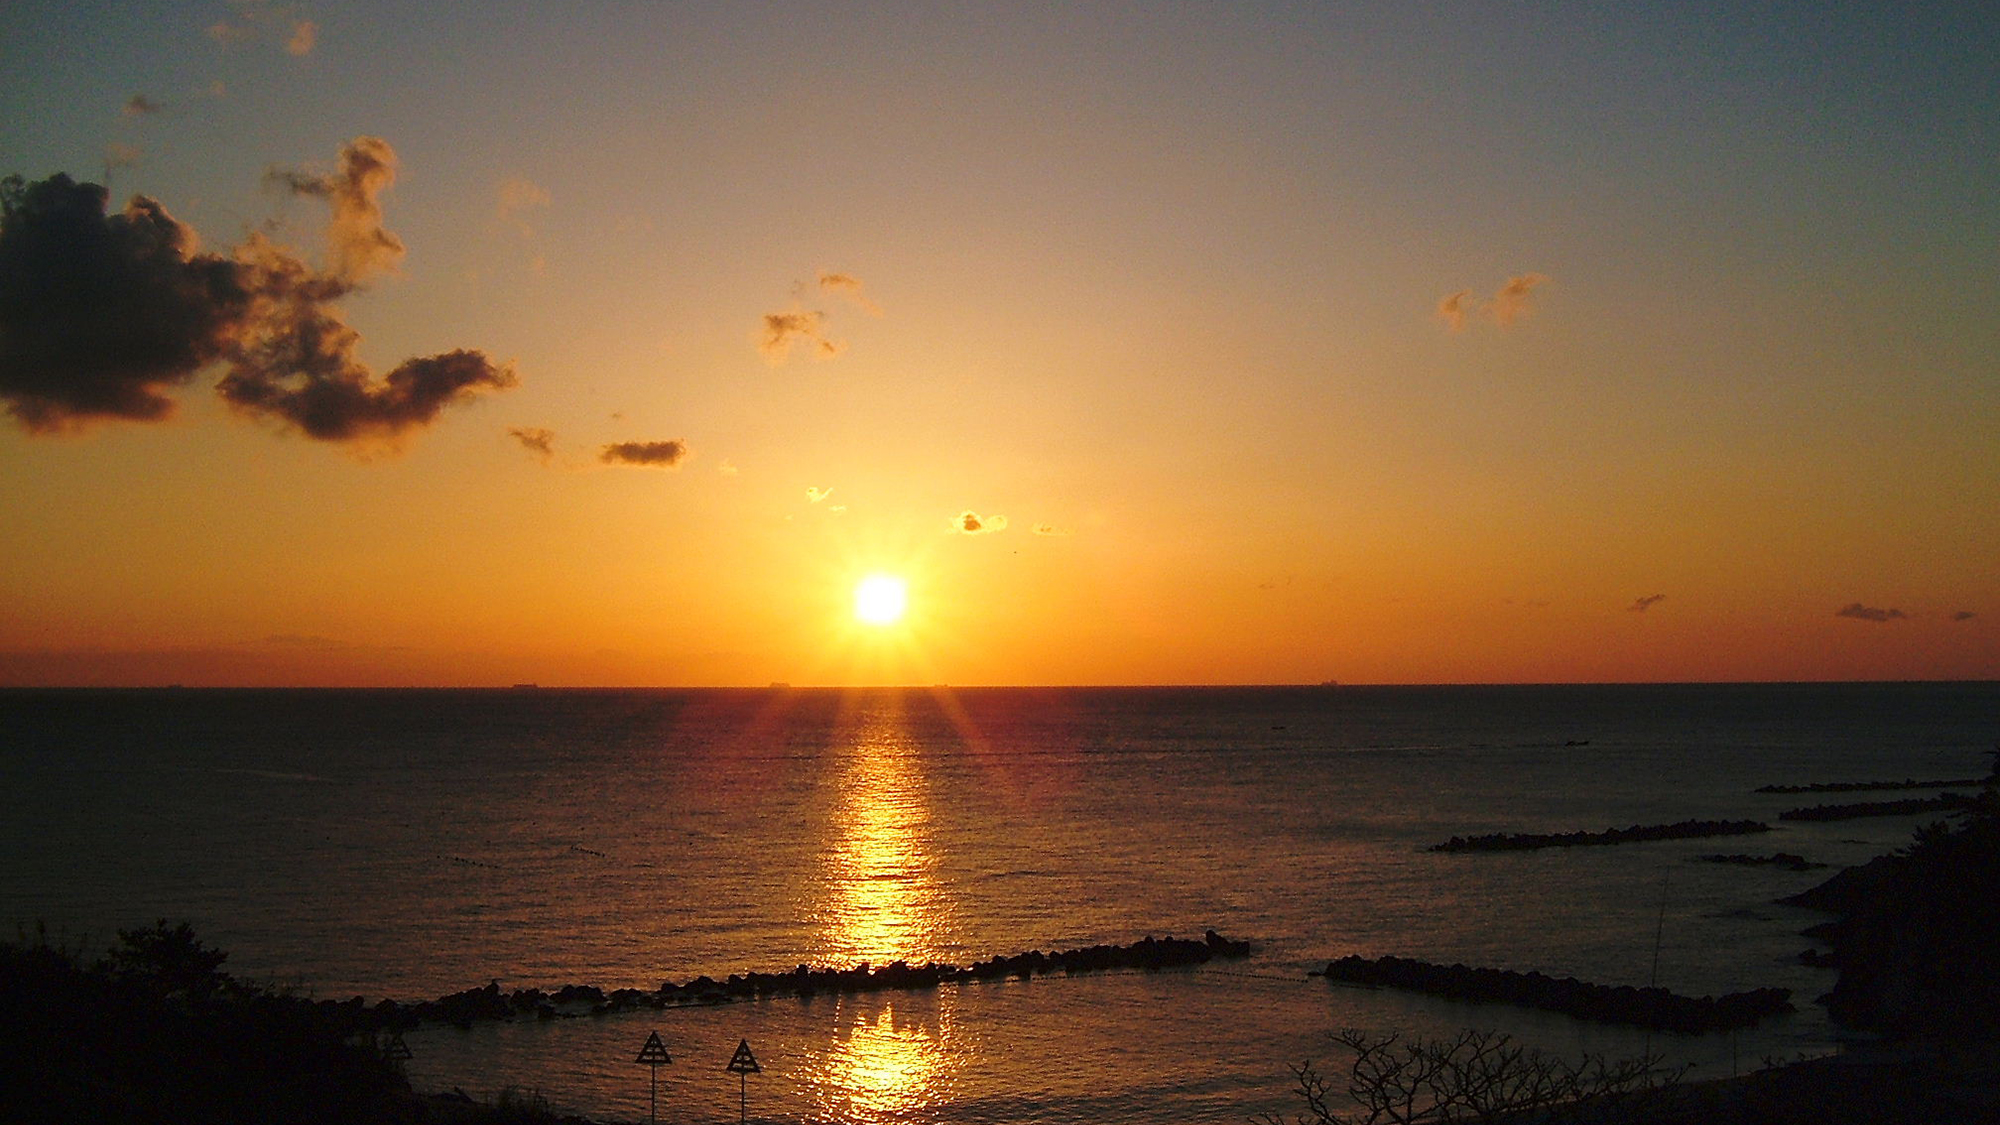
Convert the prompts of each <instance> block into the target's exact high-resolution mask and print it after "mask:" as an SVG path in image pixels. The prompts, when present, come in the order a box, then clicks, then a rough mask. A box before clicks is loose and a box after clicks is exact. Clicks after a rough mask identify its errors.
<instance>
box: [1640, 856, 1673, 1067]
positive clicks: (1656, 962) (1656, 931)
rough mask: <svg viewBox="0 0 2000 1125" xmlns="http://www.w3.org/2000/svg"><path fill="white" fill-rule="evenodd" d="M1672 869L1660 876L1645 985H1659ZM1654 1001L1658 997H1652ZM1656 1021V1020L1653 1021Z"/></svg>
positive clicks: (1649, 1043)
mask: <svg viewBox="0 0 2000 1125" xmlns="http://www.w3.org/2000/svg"><path fill="white" fill-rule="evenodd" d="M1673 878H1674V869H1673V868H1671V867H1669V868H1667V869H1666V872H1665V873H1664V874H1662V875H1661V876H1660V915H1659V918H1658V919H1657V920H1655V921H1654V923H1653V973H1652V976H1651V977H1649V978H1648V979H1647V981H1646V987H1648V988H1658V987H1660V941H1661V939H1662V938H1664V937H1665V936H1666V933H1667V885H1668V884H1669V883H1671V882H1672V881H1673ZM1654 999H1655V1000H1656V1001H1657V1000H1658V997H1655V998H1654ZM1655 1022H1657V1021H1655ZM1652 1056H1653V1028H1652V1026H1651V1025H1650V1024H1649V1025H1647V1027H1646V1057H1647V1058H1649V1059H1650V1058H1652Z"/></svg>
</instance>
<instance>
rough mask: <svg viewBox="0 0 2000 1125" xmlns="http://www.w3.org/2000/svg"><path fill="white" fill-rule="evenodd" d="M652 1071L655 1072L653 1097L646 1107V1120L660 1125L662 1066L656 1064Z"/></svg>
mask: <svg viewBox="0 0 2000 1125" xmlns="http://www.w3.org/2000/svg"><path fill="white" fill-rule="evenodd" d="M652 1070H653V1084H652V1091H651V1094H652V1097H651V1100H650V1101H649V1102H648V1103H647V1105H646V1120H648V1121H651V1122H654V1123H655V1125H658V1122H659V1120H660V1064H659V1063H654V1064H653V1066H652Z"/></svg>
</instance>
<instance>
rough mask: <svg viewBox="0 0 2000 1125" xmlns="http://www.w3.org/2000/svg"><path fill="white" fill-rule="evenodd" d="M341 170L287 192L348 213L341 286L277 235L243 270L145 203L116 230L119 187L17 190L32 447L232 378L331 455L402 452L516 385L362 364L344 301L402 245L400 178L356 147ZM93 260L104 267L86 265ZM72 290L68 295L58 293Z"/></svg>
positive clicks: (496, 368)
mask: <svg viewBox="0 0 2000 1125" xmlns="http://www.w3.org/2000/svg"><path fill="white" fill-rule="evenodd" d="M341 165H342V171H341V172H340V173H338V174H336V175H334V176H330V177H305V176H297V175H296V174H291V175H285V182H286V183H287V184H289V185H292V186H294V187H295V189H296V190H300V191H303V192H305V193H306V194H313V195H320V196H323V197H325V198H328V199H330V200H332V201H333V202H334V206H335V209H336V212H337V218H336V221H335V224H334V228H333V231H332V232H330V233H334V234H338V235H339V236H340V237H341V238H342V239H343V242H341V243H339V244H336V245H335V247H334V254H333V257H334V259H335V263H336V264H335V266H334V268H332V269H330V270H319V269H315V268H313V267H312V266H310V265H308V264H307V263H306V262H305V261H303V260H302V259H301V258H299V257H298V256H297V255H296V254H294V253H293V252H292V251H290V250H289V249H287V248H285V247H283V246H280V245H278V244H277V243H275V242H273V241H272V240H271V239H270V238H269V237H268V236H266V235H264V234H261V233H255V234H252V235H251V236H250V237H249V238H248V239H247V240H246V241H245V242H244V243H243V244H242V245H240V246H238V247H237V248H236V249H235V250H234V251H233V253H232V254H231V255H230V256H228V257H224V256H222V255H218V254H212V253H204V252H201V251H200V250H199V249H198V240H197V239H196V236H195V233H194V231H193V230H192V229H191V228H189V227H187V226H186V225H184V224H182V223H180V222H179V221H177V220H175V219H174V218H173V217H172V216H171V215H169V214H168V213H167V211H166V209H165V208H164V207H162V206H161V205H160V204H159V203H158V202H156V201H154V200H152V199H149V198H146V197H144V196H138V197H135V198H134V199H133V200H132V201H131V202H130V203H128V204H127V205H126V207H125V209H124V210H123V211H122V212H120V213H118V214H115V215H114V214H107V213H106V210H105V207H106V202H107V199H108V195H109V193H108V192H106V190H105V189H104V188H102V187H100V186H98V185H96V184H79V183H76V182H75V181H73V180H71V179H70V178H69V177H68V176H64V175H60V174H58V175H56V176H52V177H50V178H49V179H47V180H43V181H40V182H37V183H32V184H27V183H23V182H22V181H21V180H19V179H18V178H10V179H9V180H7V181H5V182H4V183H0V399H4V400H5V401H6V403H7V410H8V412H9V413H10V414H12V415H13V416H14V418H15V420H16V421H17V422H19V423H20V424H21V425H22V426H23V427H24V428H25V429H27V430H28V431H29V432H31V433H47V432H56V431H62V430H69V429H74V428H77V427H79V426H82V425H85V424H87V423H89V422H91V421H94V420H100V419H113V418H117V419H127V420H133V421H150V420H155V419H159V418H164V417H166V416H167V415H168V414H170V413H171V412H172V411H173V407H174V403H173V399H172V397H171V392H172V391H173V390H174V389H175V388H176V387H178V386H179V385H181V384H183V383H185V382H187V381H188V380H189V379H191V378H192V377H193V376H194V374H195V373H196V372H197V371H199V370H200V369H202V368H204V367H206V366H209V365H210V364H217V363H219V364H222V365H223V367H224V374H223V376H222V379H221V381H220V382H218V383H217V384H216V389H217V391H218V392H219V393H220V394H221V395H222V397H223V399H224V400H225V401H227V402H228V403H229V404H230V405H231V406H232V407H233V408H235V409H237V410H239V411H241V412H243V413H246V414H250V415H253V416H258V417H264V418H269V419H273V420H276V421H278V422H281V423H283V424H284V425H285V426H287V427H289V428H293V429H296V430H298V431H299V432H301V433H303V434H305V435H306V436H307V437H311V438H314V439H317V440H321V441H333V442H349V441H356V442H358V441H373V442H383V441H389V442H393V441H394V440H395V439H396V438H398V437H399V436H400V435H402V434H405V433H407V432H409V431H411V430H414V429H417V428H420V427H422V426H425V425H428V424H429V423H431V422H432V421H434V420H435V419H436V418H437V416H438V415H439V413H440V412H441V411H443V410H444V409H445V408H446V407H448V406H451V405H453V404H455V403H460V402H464V401H467V400H469V399H471V398H472V397H474V396H475V395H477V394H479V393H480V392H483V391H490V390H499V389H503V388H506V387H511V386H513V385H514V383H515V381H516V379H515V375H514V372H513V370H512V368H511V367H508V366H504V365H499V364H495V363H493V362H492V361H491V360H489V359H488V358H487V357H486V356H485V355H484V354H483V353H480V352H477V351H469V350H464V349H460V350H456V351H451V352H445V353H442V354H439V355H433V356H426V357H421V358H417V359H411V360H406V361H405V362H403V363H402V364H400V365H398V366H397V367H396V368H395V369H393V370H391V371H390V372H389V373H388V374H387V375H386V376H384V377H382V378H380V379H378V378H376V376H375V374H374V372H373V371H372V370H370V369H369V368H368V366H367V365H365V364H363V363H362V362H361V361H360V360H359V359H358V358H357V357H356V355H355V350H356V348H357V346H358V345H359V343H360V335H359V334H358V333H357V332H355V331H354V330H353V329H352V328H350V327H348V325H347V323H346V321H345V319H344V318H343V316H342V314H341V312H340V309H339V307H338V302H339V301H340V299H342V298H344V297H346V296H347V295H348V294H350V293H353V292H354V291H355V290H356V289H357V288H359V285H360V281H361V279H362V278H363V277H364V276H365V275H366V274H368V273H370V272H372V271H373V270H375V269H378V268H384V267H383V262H384V261H385V258H389V257H395V256H400V254H401V252H402V244H401V243H400V242H399V241H397V240H396V239H395V237H394V236H393V235H390V234H388V232H387V231H385V230H382V228H381V225H380V215H381V212H380V207H379V204H378V203H377V202H376V199H375V196H376V194H377V193H379V191H380V190H381V188H383V187H386V186H387V184H388V182H389V180H390V179H392V178H393V169H394V153H393V152H392V151H391V150H390V149H389V146H388V145H387V144H386V143H384V142H382V141H380V140H378V139H376V138H372V137H361V138H357V139H356V140H355V141H353V142H351V143H350V144H349V145H348V147H347V149H346V150H345V151H343V153H342V161H341ZM299 185H310V186H309V187H308V186H299ZM371 231H372V232H373V233H372V235H371V233H370V232H371ZM83 246H87V247H91V248H92V251H91V252H90V253H88V254H81V255H80V254H78V253H76V252H75V248H76V247H83ZM343 247H345V249H343ZM391 250H393V255H391V253H390V251H391ZM56 277H61V278H64V279H66V282H65V284H63V285H62V286H59V287H52V286H51V285H50V284H49V279H51V278H56Z"/></svg>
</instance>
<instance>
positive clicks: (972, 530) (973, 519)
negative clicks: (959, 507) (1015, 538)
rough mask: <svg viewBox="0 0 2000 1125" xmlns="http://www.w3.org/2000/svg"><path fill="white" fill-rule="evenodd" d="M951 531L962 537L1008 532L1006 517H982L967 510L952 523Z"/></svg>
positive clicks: (954, 518)
mask: <svg viewBox="0 0 2000 1125" xmlns="http://www.w3.org/2000/svg"><path fill="white" fill-rule="evenodd" d="M951 529H952V530H953V531H955V532H957V533H959V534H961V535H990V534H992V533H993V532H996V531H1005V530H1007V517H1006V516H982V515H980V514H979V513H978V512H975V511H973V510H972V509H970V508H967V509H966V510H965V511H963V512H960V513H958V515H957V516H955V517H953V519H952V521H951Z"/></svg>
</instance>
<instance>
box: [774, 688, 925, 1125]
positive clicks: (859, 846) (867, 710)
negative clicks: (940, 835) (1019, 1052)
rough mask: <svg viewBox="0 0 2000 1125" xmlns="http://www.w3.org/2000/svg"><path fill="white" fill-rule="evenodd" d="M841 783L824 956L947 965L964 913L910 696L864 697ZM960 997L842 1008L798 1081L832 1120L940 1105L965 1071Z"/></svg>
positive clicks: (838, 963) (836, 962)
mask: <svg viewBox="0 0 2000 1125" xmlns="http://www.w3.org/2000/svg"><path fill="white" fill-rule="evenodd" d="M854 720H855V721H854V724H853V727H852V728H851V734H850V735H849V736H848V737H846V738H844V739H843V740H842V745H841V746H840V747H839V748H838V749H837V750H836V752H837V753H840V754H841V755H843V757H844V762H843V763H842V765H841V768H840V769H839V771H838V773H837V780H836V782H835V784H837V785H838V786H839V789H840V795H839V799H838V801H837V802H836V812H835V814H834V816H835V819H834V822H833V824H832V830H831V831H830V832H829V834H828V835H829V837H830V842H829V844H828V847H827V849H826V851H825V852H824V853H823V856H822V860H821V872H820V879H819V881H818V888H817V894H818V897H819V901H818V902H817V904H816V905H815V907H814V909H813V915H812V916H813V921H814V922H815V938H814V942H813V955H814V960H815V961H816V962H817V963H818V964H821V965H828V966H832V967H836V968H850V967H852V966H854V965H855V964H857V963H859V962H864V961H865V962H869V963H870V964H872V965H874V966H876V967H880V966H882V965H885V964H888V963H890V962H893V961H908V962H909V963H911V964H912V965H921V964H924V963H926V962H931V961H945V960H949V947H950V946H951V944H952V934H951V933H950V930H951V928H952V926H951V923H952V917H953V914H954V911H953V909H952V903H951V901H950V898H949V896H948V893H947V891H946V889H945V888H944V887H943V886H942V885H941V883H940V882H939V880H938V876H937V856H936V854H935V849H936V838H935V835H934V831H933V827H932V820H931V811H930V802H929V797H928V792H927V786H928V779H927V778H926V776H925V773H924V759H923V757H922V753H921V748H920V747H919V745H918V744H917V742H916V740H915V739H913V738H911V737H910V735H909V734H908V732H907V731H906V729H905V727H904V723H903V717H902V705H901V699H900V696H897V695H888V696H876V697H873V698H870V699H868V700H865V701H862V702H861V703H860V704H859V705H858V707H857V714H855V716H854ZM950 1003H951V1001H950V998H949V996H948V995H946V994H945V993H942V992H941V993H939V994H937V995H936V996H935V997H929V996H927V997H924V998H922V999H921V1000H919V999H918V998H916V997H907V996H905V997H898V996H895V995H892V994H889V993H876V994H873V996H866V997H849V998H843V999H841V1000H840V1001H837V1002H836V1007H835V1019H834V1028H833V1029H831V1030H832V1036H833V1037H832V1040H831V1041H830V1042H828V1043H826V1044H824V1046H823V1047H822V1048H820V1049H818V1050H812V1051H808V1052H807V1053H806V1055H807V1057H806V1058H805V1059H804V1060H802V1062H803V1066H802V1068H801V1071H802V1072H801V1074H800V1077H801V1079H802V1081H803V1083H804V1086H805V1088H806V1089H807V1090H809V1091H811V1097H812V1100H813V1102H814V1103H816V1105H817V1106H818V1108H819V1110H820V1112H821V1113H822V1114H823V1115H824V1116H825V1117H826V1118H827V1119H830V1120H845V1121H876V1120H885V1119H890V1118H894V1117H899V1116H904V1115H907V1114H909V1113H911V1112H913V1111H918V1110H921V1109H922V1108H924V1107H926V1106H932V1105H936V1104H938V1103H939V1102H940V1101H941V1100H943V1099H944V1098H945V1097H946V1096H947V1095H948V1090H949V1088H950V1087H951V1085H952V1082H953V1076H954V1074H955V1072H956V1070H957V1066H956V1064H955V1063H954V1062H953V1058H952V1056H953V1045H952V1042H951V1019H950Z"/></svg>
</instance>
